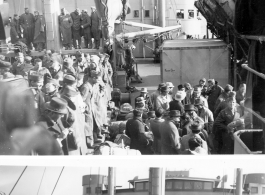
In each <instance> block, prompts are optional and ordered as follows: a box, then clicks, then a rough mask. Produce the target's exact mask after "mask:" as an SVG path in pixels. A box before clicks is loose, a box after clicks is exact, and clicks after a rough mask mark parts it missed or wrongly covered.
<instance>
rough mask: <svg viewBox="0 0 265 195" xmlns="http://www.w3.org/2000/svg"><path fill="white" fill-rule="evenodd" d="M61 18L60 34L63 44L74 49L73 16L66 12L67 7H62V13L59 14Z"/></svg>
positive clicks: (66, 47)
mask: <svg viewBox="0 0 265 195" xmlns="http://www.w3.org/2000/svg"><path fill="white" fill-rule="evenodd" d="M58 18H59V29H60V35H61V39H62V44H63V46H64V47H65V49H66V50H67V49H72V29H71V27H72V25H73V20H72V18H71V16H70V15H69V14H68V13H66V9H65V8H62V9H61V14H60V15H59V16H58Z"/></svg>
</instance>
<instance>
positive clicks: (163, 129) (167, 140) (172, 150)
mask: <svg viewBox="0 0 265 195" xmlns="http://www.w3.org/2000/svg"><path fill="white" fill-rule="evenodd" d="M180 116H181V114H180V112H179V111H178V110H171V111H170V112H169V118H167V119H166V120H165V121H164V122H163V123H161V126H160V133H161V154H164V155H174V154H179V152H180V151H179V150H180V135H179V130H178V128H177V123H179V122H180Z"/></svg>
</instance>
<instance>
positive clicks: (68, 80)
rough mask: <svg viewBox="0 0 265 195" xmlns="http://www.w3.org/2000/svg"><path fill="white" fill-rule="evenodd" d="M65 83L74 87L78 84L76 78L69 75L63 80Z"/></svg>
mask: <svg viewBox="0 0 265 195" xmlns="http://www.w3.org/2000/svg"><path fill="white" fill-rule="evenodd" d="M63 83H64V84H68V85H73V84H75V83H76V78H75V77H74V76H73V75H70V74H67V75H65V76H64V78H63Z"/></svg>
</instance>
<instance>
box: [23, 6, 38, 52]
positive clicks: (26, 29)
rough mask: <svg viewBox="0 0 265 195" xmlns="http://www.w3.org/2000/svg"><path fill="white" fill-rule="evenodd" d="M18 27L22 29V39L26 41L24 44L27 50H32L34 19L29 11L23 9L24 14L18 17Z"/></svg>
mask: <svg viewBox="0 0 265 195" xmlns="http://www.w3.org/2000/svg"><path fill="white" fill-rule="evenodd" d="M20 25H21V27H22V29H23V38H24V39H26V44H27V46H28V48H29V49H32V42H33V38H34V28H35V17H34V15H33V14H32V13H29V9H28V8H25V13H24V14H22V15H21V16H20Z"/></svg>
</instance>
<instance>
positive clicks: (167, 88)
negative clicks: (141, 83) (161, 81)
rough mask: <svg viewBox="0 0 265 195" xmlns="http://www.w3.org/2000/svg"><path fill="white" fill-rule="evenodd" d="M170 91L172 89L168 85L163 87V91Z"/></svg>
mask: <svg viewBox="0 0 265 195" xmlns="http://www.w3.org/2000/svg"><path fill="white" fill-rule="evenodd" d="M169 91H170V89H169V87H168V86H163V87H161V92H169Z"/></svg>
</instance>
